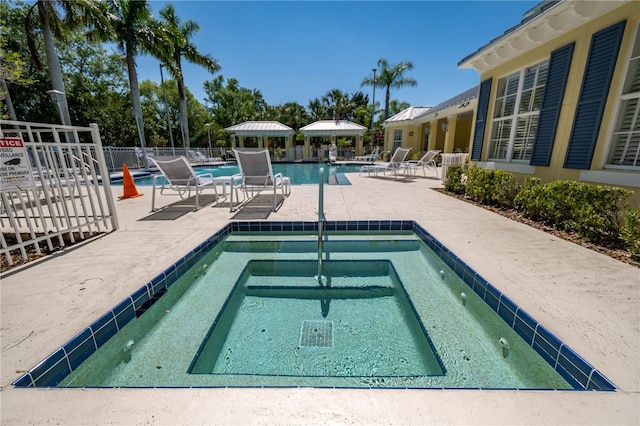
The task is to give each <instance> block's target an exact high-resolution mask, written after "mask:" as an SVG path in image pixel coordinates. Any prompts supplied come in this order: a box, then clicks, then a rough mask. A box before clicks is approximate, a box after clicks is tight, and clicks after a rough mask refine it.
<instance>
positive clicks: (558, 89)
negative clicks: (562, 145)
mask: <svg viewBox="0 0 640 426" xmlns="http://www.w3.org/2000/svg"><path fill="white" fill-rule="evenodd" d="M574 46H575V43H571V44H567V45H566V46H563V47H561V48H559V49H557V50H554V51H553V52H551V59H550V60H549V72H548V74H547V84H546V86H545V88H544V94H543V97H542V105H541V107H540V118H539V120H538V130H537V133H536V139H535V144H534V145H533V153H532V154H531V161H530V164H531V165H532V166H548V165H549V163H550V162H551V151H552V150H553V141H554V140H555V138H556V130H557V128H558V119H559V118H560V108H561V106H562V100H563V99H564V90H565V88H566V86H567V78H568V76H569V67H570V66H571V58H572V57H573V47H574Z"/></svg>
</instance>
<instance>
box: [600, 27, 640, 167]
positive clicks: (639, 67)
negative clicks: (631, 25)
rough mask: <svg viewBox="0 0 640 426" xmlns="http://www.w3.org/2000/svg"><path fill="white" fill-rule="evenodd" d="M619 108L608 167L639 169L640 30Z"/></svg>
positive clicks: (637, 33)
mask: <svg viewBox="0 0 640 426" xmlns="http://www.w3.org/2000/svg"><path fill="white" fill-rule="evenodd" d="M618 111H619V112H618V118H617V120H616V127H615V130H614V132H613V140H612V145H611V151H610V153H609V158H608V160H607V166H613V167H614V168H615V167H618V168H624V169H629V168H634V169H636V168H638V167H640V31H637V32H636V40H635V45H634V47H633V50H632V52H631V57H630V58H629V67H628V71H627V75H626V77H625V80H624V86H623V88H622V95H621V96H620V104H619V108H618Z"/></svg>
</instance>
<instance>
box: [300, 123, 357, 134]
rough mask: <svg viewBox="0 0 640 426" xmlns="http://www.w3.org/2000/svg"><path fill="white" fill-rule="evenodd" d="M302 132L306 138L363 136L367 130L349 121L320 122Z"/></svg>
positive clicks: (303, 128)
mask: <svg viewBox="0 0 640 426" xmlns="http://www.w3.org/2000/svg"><path fill="white" fill-rule="evenodd" d="M300 131H301V132H302V134H304V135H305V136H362V135H364V134H365V132H366V131H367V128H366V127H364V126H361V125H359V124H357V123H353V122H351V121H347V120H319V121H316V122H315V123H311V124H309V125H307V126H304V127H301V128H300Z"/></svg>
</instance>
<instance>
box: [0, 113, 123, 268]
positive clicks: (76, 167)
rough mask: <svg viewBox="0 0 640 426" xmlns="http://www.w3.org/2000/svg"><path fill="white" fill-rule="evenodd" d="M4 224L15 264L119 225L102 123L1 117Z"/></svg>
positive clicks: (0, 213) (4, 250) (2, 237)
mask: <svg viewBox="0 0 640 426" xmlns="http://www.w3.org/2000/svg"><path fill="white" fill-rule="evenodd" d="M19 145H22V146H21V147H20V146H19ZM0 228H1V230H2V233H1V234H0V244H1V251H0V255H1V256H2V257H4V259H5V260H6V264H8V265H9V266H10V265H13V264H14V263H15V262H16V261H19V260H22V261H21V263H22V262H28V261H29V259H30V258H31V257H32V254H35V255H39V254H41V253H42V252H43V251H44V252H51V251H54V250H55V249H57V248H58V247H64V246H66V245H68V244H72V243H75V242H77V241H78V240H83V239H86V238H90V237H92V236H95V235H97V234H101V233H106V232H111V231H114V230H116V229H118V219H117V215H116V209H115V203H114V199H113V195H112V192H111V184H110V181H109V171H108V169H107V167H106V162H105V157H104V153H103V150H102V142H101V140H100V132H99V130H98V126H97V125H96V124H91V125H90V126H89V127H77V126H62V125H51V124H40V123H27V122H18V121H4V120H0Z"/></svg>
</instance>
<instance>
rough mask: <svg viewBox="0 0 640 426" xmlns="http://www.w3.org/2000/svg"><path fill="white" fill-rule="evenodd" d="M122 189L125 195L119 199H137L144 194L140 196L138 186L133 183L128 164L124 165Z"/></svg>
mask: <svg viewBox="0 0 640 426" xmlns="http://www.w3.org/2000/svg"><path fill="white" fill-rule="evenodd" d="M122 187H123V188H124V195H121V196H119V197H118V198H119V199H123V198H135V197H139V196H141V195H144V194H138V190H137V189H136V184H135V183H133V178H132V177H131V174H130V173H129V168H128V167H127V165H126V164H123V165H122Z"/></svg>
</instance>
